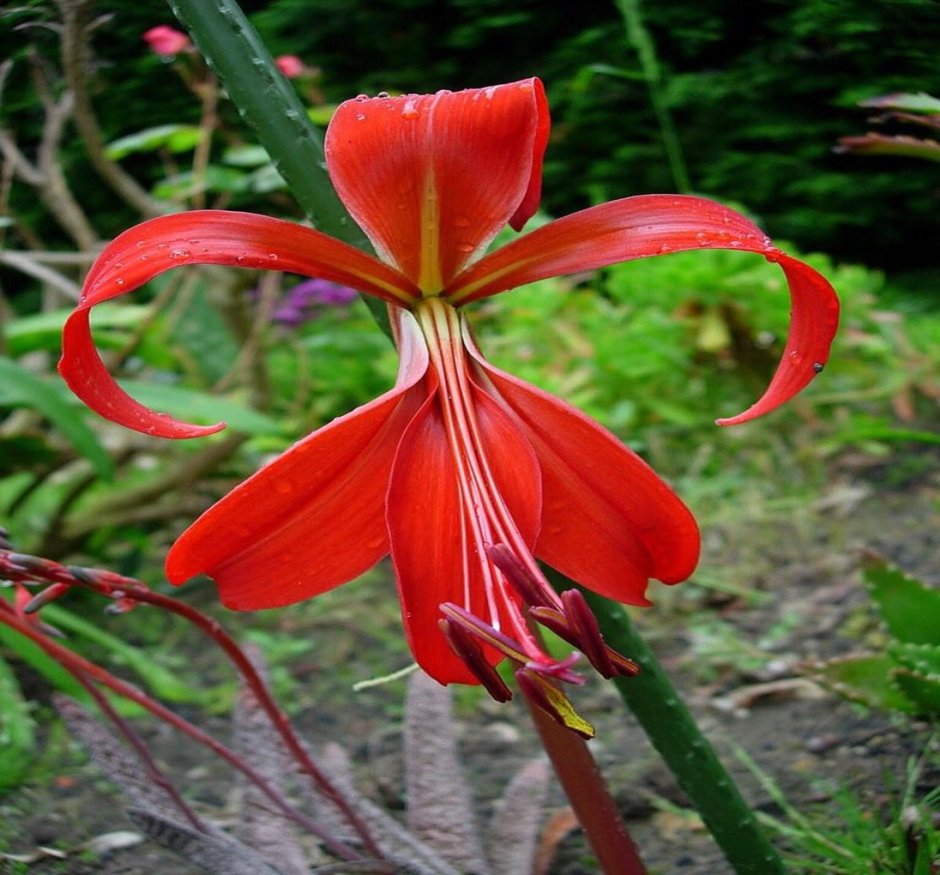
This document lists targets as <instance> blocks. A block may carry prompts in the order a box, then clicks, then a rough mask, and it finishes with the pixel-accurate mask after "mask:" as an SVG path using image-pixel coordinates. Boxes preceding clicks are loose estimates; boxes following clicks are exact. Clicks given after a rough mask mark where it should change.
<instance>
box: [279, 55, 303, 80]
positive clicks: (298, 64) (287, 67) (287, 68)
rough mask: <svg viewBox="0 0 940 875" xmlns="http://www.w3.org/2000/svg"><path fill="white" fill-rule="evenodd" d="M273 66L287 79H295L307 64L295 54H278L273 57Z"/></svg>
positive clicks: (301, 73)
mask: <svg viewBox="0 0 940 875" xmlns="http://www.w3.org/2000/svg"><path fill="white" fill-rule="evenodd" d="M274 66H275V67H277V68H278V70H280V71H281V73H283V74H284V76H286V77H287V78H288V79H296V78H297V77H298V76H301V75H303V72H304V70H306V69H307V65H306V64H304V62H303V61H301V60H300V58H298V57H297V55H279V56H278V57H276V58H275V59H274Z"/></svg>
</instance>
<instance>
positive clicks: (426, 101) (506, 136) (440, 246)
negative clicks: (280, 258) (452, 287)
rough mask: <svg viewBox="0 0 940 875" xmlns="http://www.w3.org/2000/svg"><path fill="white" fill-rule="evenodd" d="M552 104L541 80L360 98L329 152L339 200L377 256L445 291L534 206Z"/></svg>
mask: <svg viewBox="0 0 940 875" xmlns="http://www.w3.org/2000/svg"><path fill="white" fill-rule="evenodd" d="M548 128H549V120H548V105H547V102H546V99H545V93H544V90H543V88H542V84H541V82H539V80H538V79H527V80H524V81H522V82H513V83H510V84H508V85H497V86H494V87H492V88H485V89H472V90H468V91H459V92H454V93H452V92H447V91H441V92H438V93H437V94H434V95H404V96H401V97H376V98H365V97H361V98H356V99H354V100H348V101H346V102H345V103H343V104H342V105H341V106H340V107H339V109H338V110H337V111H336V114H335V115H334V116H333V120H332V122H331V123H330V127H329V130H328V131H327V136H326V154H327V161H328V164H329V169H330V177H331V179H332V180H333V184H334V185H335V186H336V190H337V192H338V193H339V196H340V198H341V199H342V201H343V203H344V204H345V205H346V207H347V208H348V209H349V211H350V212H351V213H352V215H353V217H354V218H355V219H356V221H357V222H358V223H359V225H360V226H361V227H362V228H363V230H364V231H365V232H366V234H367V235H368V236H369V239H370V240H371V241H372V242H373V244H374V245H375V247H376V249H377V251H378V252H379V253H380V254H381V256H382V257H383V258H384V259H385V260H386V261H388V262H389V263H391V264H394V265H396V266H397V267H398V268H399V269H400V270H401V271H402V272H403V273H404V274H405V275H406V276H408V277H409V278H410V279H411V280H412V281H414V282H415V283H416V284H417V285H418V286H420V287H421V288H422V289H423V290H425V291H427V292H431V293H434V292H437V291H439V290H440V289H441V288H442V287H443V286H444V285H446V283H447V282H448V281H449V279H450V278H451V277H452V276H453V275H454V274H455V273H456V272H457V271H458V270H459V269H460V267H461V266H462V265H464V264H466V263H467V262H468V260H469V259H470V258H471V257H472V256H473V255H474V254H475V253H477V252H479V251H480V250H481V249H482V248H483V247H484V246H485V245H486V244H487V243H488V242H489V241H490V240H492V238H493V237H494V235H495V234H496V233H497V232H498V231H499V230H500V229H501V228H502V227H503V226H504V225H506V223H507V222H511V223H512V225H513V227H516V228H521V227H522V225H523V224H524V223H525V221H526V220H527V219H528V218H529V217H530V216H531V215H532V213H533V212H535V209H536V207H537V206H538V201H539V195H540V188H541V176H542V155H543V153H544V150H545V145H546V143H547V140H548Z"/></svg>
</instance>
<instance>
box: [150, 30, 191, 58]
mask: <svg viewBox="0 0 940 875" xmlns="http://www.w3.org/2000/svg"><path fill="white" fill-rule="evenodd" d="M144 41H145V42H146V43H147V45H148V46H150V48H151V49H152V50H153V51H154V52H155V53H156V54H158V55H162V56H163V57H170V56H171V55H178V54H179V53H180V52H185V51H186V50H187V49H189V48H190V47H191V46H192V43H191V42H190V41H189V37H188V36H186V34H185V33H183V32H182V31H180V30H176V29H175V28H172V27H169V26H167V25H165V24H160V25H157V27H151V28H150V30H148V31H146V32H145V33H144Z"/></svg>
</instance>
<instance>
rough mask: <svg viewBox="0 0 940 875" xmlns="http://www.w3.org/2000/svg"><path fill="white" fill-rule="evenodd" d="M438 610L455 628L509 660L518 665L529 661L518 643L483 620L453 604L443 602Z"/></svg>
mask: <svg viewBox="0 0 940 875" xmlns="http://www.w3.org/2000/svg"><path fill="white" fill-rule="evenodd" d="M440 608H441V613H443V614H444V615H445V616H446V617H447V619H448V620H450V621H451V622H452V623H453V624H454V625H455V626H458V627H460V628H462V629H464V630H465V631H467V632H469V633H470V634H471V635H473V636H475V637H476V638H480V639H482V640H483V641H485V642H486V643H487V644H489V645H490V647H493V648H495V649H496V650H498V651H499V652H500V653H502V654H504V655H505V656H508V657H509V658H510V659H513V660H515V661H516V662H520V663H526V662H528V661H529V659H530V657H529V655H528V654H527V653H526V652H525V651H524V650H523V649H522V645H521V644H520V643H519V642H518V641H515V640H513V639H512V638H510V637H509V636H508V635H505V634H503V633H502V632H500V631H499V630H497V629H494V628H493V627H492V626H491V625H490V624H489V623H487V622H486V621H485V620H481V619H480V618H479V617H478V616H476V614H471V613H470V611H468V610H466V609H465V608H462V607H460V606H459V605H455V604H454V603H453V602H444V603H443V604H442V605H441V606H440Z"/></svg>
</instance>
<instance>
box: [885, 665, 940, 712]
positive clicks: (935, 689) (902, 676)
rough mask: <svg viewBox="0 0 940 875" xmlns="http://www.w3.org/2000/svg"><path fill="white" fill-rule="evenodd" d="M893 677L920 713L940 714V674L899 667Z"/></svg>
mask: <svg viewBox="0 0 940 875" xmlns="http://www.w3.org/2000/svg"><path fill="white" fill-rule="evenodd" d="M891 679H892V680H893V681H894V682H895V683H896V684H897V686H898V689H899V690H900V691H901V692H902V693H903V694H904V695H905V696H906V697H907V698H908V699H910V700H911V701H912V702H913V703H914V707H915V710H916V712H917V713H918V714H924V715H927V714H936V715H940V675H937V674H930V675H928V674H921V673H920V672H916V671H909V670H908V669H906V668H899V669H896V670H895V671H894V673H893V674H892V676H891Z"/></svg>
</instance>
